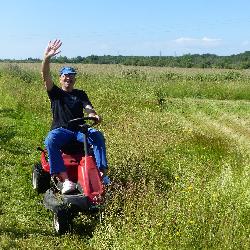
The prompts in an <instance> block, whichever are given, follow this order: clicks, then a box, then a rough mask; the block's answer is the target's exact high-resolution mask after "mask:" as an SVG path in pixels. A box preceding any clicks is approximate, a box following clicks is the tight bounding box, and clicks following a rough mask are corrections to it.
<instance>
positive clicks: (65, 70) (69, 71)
mask: <svg viewBox="0 0 250 250" xmlns="http://www.w3.org/2000/svg"><path fill="white" fill-rule="evenodd" d="M59 74H60V76H61V75H67V74H74V75H76V70H75V69H74V68H72V67H62V68H61V69H60V71H59Z"/></svg>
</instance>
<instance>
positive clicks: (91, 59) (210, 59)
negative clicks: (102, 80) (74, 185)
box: [0, 51, 250, 69]
mask: <svg viewBox="0 0 250 250" xmlns="http://www.w3.org/2000/svg"><path fill="white" fill-rule="evenodd" d="M0 61H3V62H26V63H27V62H29V63H36V62H40V61H41V60H40V59H38V58H27V59H25V60H10V59H4V60H0ZM52 61H53V62H54V63H82V64H120V65H133V66H151V67H155V66H158V67H178V68H219V69H249V68H250V51H245V52H244V53H240V54H237V55H230V56H217V55H214V54H202V55H199V54H193V55H192V54H186V55H182V56H122V55H118V56H111V55H104V56H97V55H91V56H87V57H82V56H77V57H73V58H68V57H66V56H58V57H56V58H53V59H52Z"/></svg>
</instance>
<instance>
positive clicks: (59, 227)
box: [53, 208, 72, 235]
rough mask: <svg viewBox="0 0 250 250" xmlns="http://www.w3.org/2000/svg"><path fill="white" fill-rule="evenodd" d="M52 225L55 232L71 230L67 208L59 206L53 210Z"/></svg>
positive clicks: (62, 232)
mask: <svg viewBox="0 0 250 250" xmlns="http://www.w3.org/2000/svg"><path fill="white" fill-rule="evenodd" d="M53 227H54V230H55V232H56V234H59V235H62V234H66V233H69V232H70V231H71V230H72V218H71V216H70V214H69V212H68V209H67V208H59V209H58V211H56V212H54V216H53Z"/></svg>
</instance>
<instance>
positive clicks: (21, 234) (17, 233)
mask: <svg viewBox="0 0 250 250" xmlns="http://www.w3.org/2000/svg"><path fill="white" fill-rule="evenodd" d="M0 234H7V235H8V236H10V237H11V238H15V239H16V238H25V237H26V236H29V235H32V234H36V235H37V234H40V235H43V236H51V235H53V233H52V234H51V232H46V231H42V230H38V229H27V228H25V229H18V228H12V227H4V226H1V228H0Z"/></svg>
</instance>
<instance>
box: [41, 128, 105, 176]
mask: <svg viewBox="0 0 250 250" xmlns="http://www.w3.org/2000/svg"><path fill="white" fill-rule="evenodd" d="M84 136H85V135H84V134H83V133H81V132H74V131H71V130H68V129H65V128H56V129H53V130H51V131H50V132H49V133H48V136H47V138H46V139H45V146H46V149H47V151H48V156H49V164H50V174H58V173H61V172H65V171H66V167H65V166H64V162H63V158H62V153H61V151H60V150H61V148H62V147H63V146H64V145H65V144H67V143H69V142H70V141H72V140H78V141H80V142H83V139H84ZM87 141H88V143H89V144H90V145H93V151H94V156H95V160H96V165H97V167H98V168H99V169H107V157H106V146H105V139H104V136H103V134H102V133H101V132H100V131H98V130H96V129H94V128H89V129H88V135H87Z"/></svg>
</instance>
